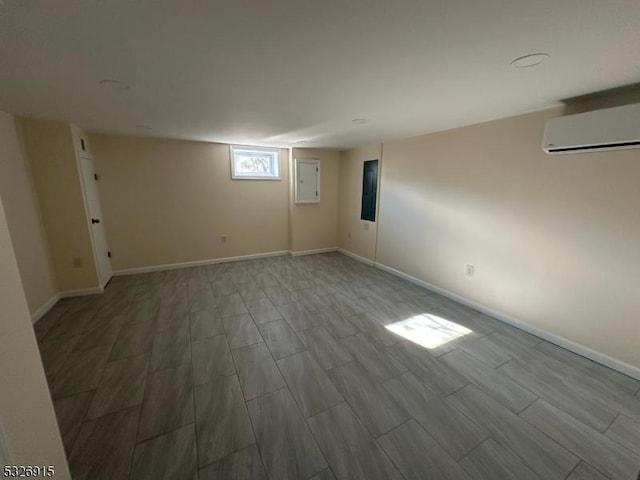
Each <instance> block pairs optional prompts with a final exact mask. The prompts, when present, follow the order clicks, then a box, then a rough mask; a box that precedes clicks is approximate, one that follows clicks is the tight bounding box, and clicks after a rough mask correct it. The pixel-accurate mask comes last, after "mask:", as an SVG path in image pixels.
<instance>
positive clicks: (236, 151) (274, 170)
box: [229, 145, 282, 180]
mask: <svg viewBox="0 0 640 480" xmlns="http://www.w3.org/2000/svg"><path fill="white" fill-rule="evenodd" d="M243 155H244V156H247V155H256V156H257V155H264V156H267V157H269V158H270V171H269V172H266V173H264V174H260V173H254V172H252V173H248V172H241V171H239V169H238V168H236V167H237V161H238V160H239V158H240V157H241V156H243ZM229 159H230V162H231V178H232V179H234V180H282V174H281V166H280V149H279V148H270V147H251V146H244V145H231V147H230V151H229Z"/></svg>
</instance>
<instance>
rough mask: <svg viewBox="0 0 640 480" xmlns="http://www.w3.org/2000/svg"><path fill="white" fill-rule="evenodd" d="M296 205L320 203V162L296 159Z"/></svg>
mask: <svg viewBox="0 0 640 480" xmlns="http://www.w3.org/2000/svg"><path fill="white" fill-rule="evenodd" d="M295 198H296V203H320V160H317V159H315V158H296V160H295Z"/></svg>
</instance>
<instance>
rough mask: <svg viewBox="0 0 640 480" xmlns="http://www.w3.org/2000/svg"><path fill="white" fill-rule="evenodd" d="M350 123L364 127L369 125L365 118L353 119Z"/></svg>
mask: <svg viewBox="0 0 640 480" xmlns="http://www.w3.org/2000/svg"><path fill="white" fill-rule="evenodd" d="M351 121H352V122H353V123H355V124H356V125H365V124H367V123H369V120H367V119H366V118H354V119H353V120H351Z"/></svg>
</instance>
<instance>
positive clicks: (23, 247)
mask: <svg viewBox="0 0 640 480" xmlns="http://www.w3.org/2000/svg"><path fill="white" fill-rule="evenodd" d="M0 145H2V149H0V194H1V195H2V198H3V201H4V208H5V214H6V216H7V224H8V225H9V232H10V233H11V240H12V242H13V245H14V250H15V255H16V260H17V262H18V268H19V270H20V276H21V278H22V284H23V286H24V293H25V296H26V298H27V304H28V306H29V312H30V313H31V314H33V313H36V312H37V311H38V310H39V309H40V308H41V307H43V306H44V305H45V304H46V303H47V302H48V301H49V300H51V299H52V297H53V296H54V295H55V294H56V293H57V286H56V281H55V276H54V272H53V264H52V262H51V256H50V252H49V245H48V242H47V238H46V234H45V231H44V226H43V224H42V219H41V217H40V209H39V207H38V199H37V197H36V193H35V188H34V185H33V179H32V178H31V172H30V169H29V166H28V163H27V162H26V160H25V156H24V154H23V151H22V145H21V142H20V136H19V133H18V130H17V128H16V122H15V119H14V118H13V117H12V116H11V115H9V114H7V113H4V112H0Z"/></svg>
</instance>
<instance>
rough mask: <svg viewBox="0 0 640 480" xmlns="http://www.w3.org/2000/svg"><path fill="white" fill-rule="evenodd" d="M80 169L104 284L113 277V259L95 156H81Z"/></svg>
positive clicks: (96, 255) (94, 244)
mask: <svg viewBox="0 0 640 480" xmlns="http://www.w3.org/2000/svg"><path fill="white" fill-rule="evenodd" d="M80 170H81V173H82V183H83V186H84V196H85V200H86V203H87V215H88V217H89V218H88V221H89V229H90V230H91V240H92V242H93V253H94V255H95V257H96V268H97V269H98V277H99V278H100V285H102V286H104V285H106V284H107V282H108V281H109V279H110V278H111V260H110V259H109V253H108V252H109V247H108V246H107V235H106V232H105V228H104V216H103V215H102V206H101V205H100V196H99V195H98V181H97V178H98V177H97V176H96V168H95V164H94V162H93V158H91V157H89V156H85V155H82V156H81V157H80Z"/></svg>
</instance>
